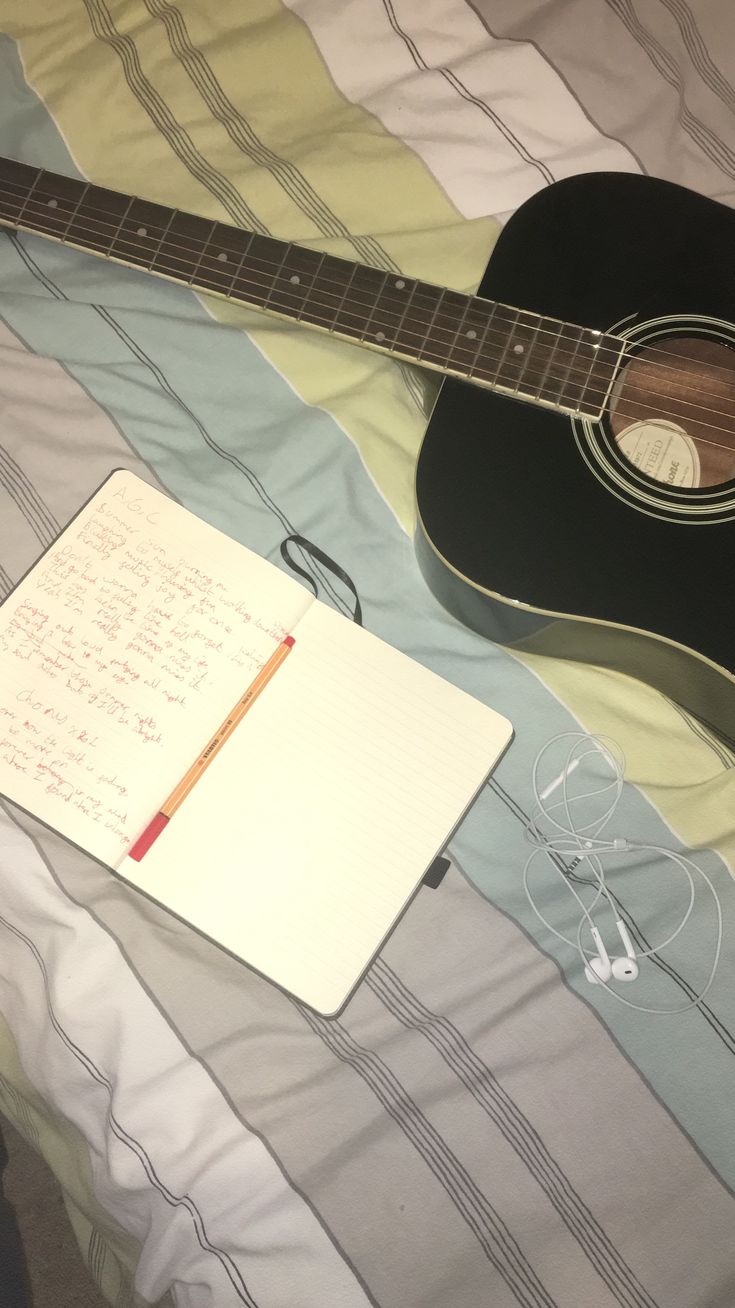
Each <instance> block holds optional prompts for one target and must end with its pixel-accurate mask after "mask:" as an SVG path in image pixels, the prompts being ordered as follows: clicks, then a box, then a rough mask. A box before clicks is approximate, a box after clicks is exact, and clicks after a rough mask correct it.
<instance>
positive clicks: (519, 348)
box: [513, 345, 524, 354]
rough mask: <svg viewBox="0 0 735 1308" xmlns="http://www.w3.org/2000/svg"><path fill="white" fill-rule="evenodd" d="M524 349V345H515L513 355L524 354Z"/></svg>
mask: <svg viewBox="0 0 735 1308" xmlns="http://www.w3.org/2000/svg"><path fill="white" fill-rule="evenodd" d="M523 348H524V347H523V346H522V345H514V346H513V353H514V354H523Z"/></svg>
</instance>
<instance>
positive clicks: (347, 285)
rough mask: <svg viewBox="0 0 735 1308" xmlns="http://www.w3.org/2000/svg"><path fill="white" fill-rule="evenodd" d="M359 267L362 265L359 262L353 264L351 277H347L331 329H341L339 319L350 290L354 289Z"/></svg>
mask: <svg viewBox="0 0 735 1308" xmlns="http://www.w3.org/2000/svg"><path fill="white" fill-rule="evenodd" d="M359 267H360V265H359V264H357V263H354V264H353V265H352V270H351V272H350V275H349V277H348V279H347V282H346V283H345V289H344V291H343V292H342V296H341V299H340V302H339V304H338V305H337V309H336V312H335V315H334V322H333V324H332V326H331V327H330V329H329V330H330V331H339V328H338V327H337V319H338V318H339V316H340V314H341V312H342V310H343V309H344V306H345V301H346V299H347V296H348V294H349V292H350V290H351V289H352V283H353V281H354V280H355V273H356V272H357V270H358V268H359Z"/></svg>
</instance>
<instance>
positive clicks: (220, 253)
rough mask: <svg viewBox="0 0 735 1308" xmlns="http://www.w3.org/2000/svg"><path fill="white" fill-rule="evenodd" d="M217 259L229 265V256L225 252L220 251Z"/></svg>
mask: <svg viewBox="0 0 735 1308" xmlns="http://www.w3.org/2000/svg"><path fill="white" fill-rule="evenodd" d="M217 258H218V259H219V261H220V263H227V255H226V254H225V252H224V250H220V252H219V254H218V255H217Z"/></svg>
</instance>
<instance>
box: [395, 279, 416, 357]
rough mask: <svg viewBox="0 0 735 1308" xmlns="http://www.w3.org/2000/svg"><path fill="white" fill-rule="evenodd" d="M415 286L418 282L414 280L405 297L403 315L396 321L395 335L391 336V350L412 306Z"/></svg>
mask: <svg viewBox="0 0 735 1308" xmlns="http://www.w3.org/2000/svg"><path fill="white" fill-rule="evenodd" d="M399 280H401V279H399ZM417 286H418V281H417V280H416V279H414V283H413V286H412V287H411V290H410V293H409V294H408V295H407V296H406V302H405V304H404V306H403V313H402V314H401V316H400V318H399V320H398V326H397V327H396V330H395V333H394V336H393V344H392V345H391V347H390V348H391V349H392V350H395V348H396V343H397V341H398V337H399V336H400V334H401V332H402V331H403V324H404V323H405V321H406V316H407V314H408V311H409V309H410V308H411V305H412V304H413V297H414V295H415V294H416V287H417Z"/></svg>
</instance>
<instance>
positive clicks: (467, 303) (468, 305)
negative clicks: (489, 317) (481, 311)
mask: <svg viewBox="0 0 735 1308" xmlns="http://www.w3.org/2000/svg"><path fill="white" fill-rule="evenodd" d="M471 305H472V300H471V298H470V297H469V296H468V297H467V298H466V300H465V305H464V309H463V312H462V317H461V318H460V320H459V326H458V327H457V330H456V332H455V333H454V337H453V340H452V344H451V345H450V347H449V351H448V354H447V359H448V360H449V362H450V363H451V361H452V355H453V354H454V351H455V349H456V348H457V344H458V342H459V337H460V332H461V331H462V328H463V327H464V325H465V323H466V321H467V314H468V313H469V311H470V308H471ZM463 371H464V370H463Z"/></svg>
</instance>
